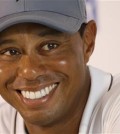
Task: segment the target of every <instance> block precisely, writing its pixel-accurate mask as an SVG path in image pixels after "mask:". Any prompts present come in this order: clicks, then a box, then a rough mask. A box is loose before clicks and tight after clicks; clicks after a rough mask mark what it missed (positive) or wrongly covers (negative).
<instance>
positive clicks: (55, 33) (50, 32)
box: [38, 29, 64, 37]
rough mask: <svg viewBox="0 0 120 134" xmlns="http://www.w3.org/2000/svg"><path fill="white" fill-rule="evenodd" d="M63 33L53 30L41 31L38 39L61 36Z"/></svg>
mask: <svg viewBox="0 0 120 134" xmlns="http://www.w3.org/2000/svg"><path fill="white" fill-rule="evenodd" d="M63 34H64V33H62V32H60V31H57V30H54V29H49V30H43V31H41V32H40V33H39V34H38V36H40V37H45V36H62V35H63Z"/></svg>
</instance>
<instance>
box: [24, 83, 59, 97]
mask: <svg viewBox="0 0 120 134" xmlns="http://www.w3.org/2000/svg"><path fill="white" fill-rule="evenodd" d="M56 86H57V84H53V85H51V86H49V87H45V88H44V89H41V90H40V91H36V92H32V91H21V94H22V95H23V97H24V98H27V99H40V98H42V97H44V96H46V95H48V94H49V93H50V92H51V91H52V90H53V89H54V88H55V87H56Z"/></svg>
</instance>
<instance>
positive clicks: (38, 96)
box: [35, 91, 42, 99]
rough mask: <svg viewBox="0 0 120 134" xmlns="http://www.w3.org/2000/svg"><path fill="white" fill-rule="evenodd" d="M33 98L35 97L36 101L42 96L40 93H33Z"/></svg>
mask: <svg viewBox="0 0 120 134" xmlns="http://www.w3.org/2000/svg"><path fill="white" fill-rule="evenodd" d="M35 96H36V99H38V98H41V97H42V95H41V93H40V91H37V92H35Z"/></svg>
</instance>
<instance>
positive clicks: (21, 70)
mask: <svg viewBox="0 0 120 134" xmlns="http://www.w3.org/2000/svg"><path fill="white" fill-rule="evenodd" d="M44 73H45V69H44V67H43V65H41V64H40V61H39V60H37V59H34V60H33V59H32V58H30V57H28V56H23V57H22V58H21V60H20V61H19V67H18V71H17V74H18V76H20V77H21V78H24V79H27V80H35V79H36V78H37V77H39V76H40V75H43V74H44Z"/></svg>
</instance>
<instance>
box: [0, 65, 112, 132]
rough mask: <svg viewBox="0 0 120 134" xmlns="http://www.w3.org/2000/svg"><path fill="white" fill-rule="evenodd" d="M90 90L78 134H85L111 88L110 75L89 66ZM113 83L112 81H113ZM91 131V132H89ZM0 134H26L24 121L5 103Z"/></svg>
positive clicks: (1, 115) (0, 117) (0, 112)
mask: <svg viewBox="0 0 120 134" xmlns="http://www.w3.org/2000/svg"><path fill="white" fill-rule="evenodd" d="M89 70H90V76H91V88H90V94H89V97H88V101H87V104H86V107H85V110H84V113H83V117H82V120H81V123H80V128H79V133H78V134H87V132H88V128H89V127H90V124H91V122H92V121H91V115H92V116H93V113H94V112H93V111H94V109H95V108H96V106H97V104H99V103H98V102H100V100H101V98H102V97H103V95H104V94H105V93H106V92H107V91H108V89H109V88H110V86H111V74H109V73H106V72H103V71H101V70H99V69H96V68H93V67H91V66H89ZM113 83H114V81H113ZM91 131H92V130H91ZM0 134H26V133H25V128H24V121H23V118H22V117H21V115H20V114H19V112H17V111H16V110H15V109H14V108H13V107H12V106H10V105H9V104H7V103H3V104H2V105H0Z"/></svg>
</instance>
